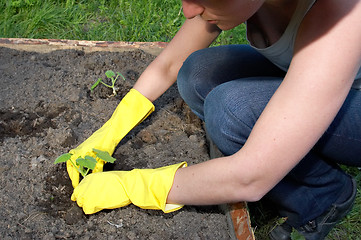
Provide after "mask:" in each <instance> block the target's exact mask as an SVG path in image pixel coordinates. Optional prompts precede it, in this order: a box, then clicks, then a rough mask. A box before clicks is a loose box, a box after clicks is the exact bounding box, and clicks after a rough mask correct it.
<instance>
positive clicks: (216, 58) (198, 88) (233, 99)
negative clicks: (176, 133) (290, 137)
mask: <svg viewBox="0 0 361 240" xmlns="http://www.w3.org/2000/svg"><path fill="white" fill-rule="evenodd" d="M284 76H285V72H283V71H282V70H280V69H279V68H278V67H276V66H275V65H273V64H272V63H271V62H269V61H268V60H267V59H266V58H264V57H263V56H262V55H261V54H259V53H258V52H257V51H255V50H254V49H252V48H251V47H250V46H247V45H231V46H221V47H214V48H208V49H203V50H200V51H197V52H194V53H193V54H191V55H190V56H189V57H188V59H187V60H186V61H185V62H184V64H183V66H182V68H181V69H180V71H179V74H178V79H177V83H178V89H179V92H180V94H181V96H182V98H183V99H184V100H185V102H186V103H187V104H188V105H189V106H190V108H191V109H192V110H193V112H194V113H195V114H196V115H197V116H199V117H200V118H201V119H202V120H204V122H205V126H206V129H207V133H208V134H209V135H210V137H211V138H212V140H213V141H214V142H215V144H216V145H217V146H218V148H219V149H220V150H221V152H222V153H223V154H225V155H232V154H234V153H235V152H237V151H238V150H239V149H240V148H242V146H243V145H244V143H245V142H246V140H247V138H248V136H249V135H250V132H251V130H252V128H253V126H254V124H255V123H256V121H257V119H258V117H259V116H260V114H261V112H262V111H263V109H264V108H265V106H266V104H267V103H268V101H269V100H270V98H271V97H272V95H273V94H274V92H275V91H276V89H277V88H278V86H279V85H280V84H281V82H282V80H283V78H284ZM315 117H317V116H315ZM290 151H292V150H291V149H290ZM339 163H341V164H347V165H353V166H361V91H358V90H354V89H352V90H350V92H349V95H348V97H347V99H346V101H345V103H344V104H343V106H342V108H341V110H340V111H339V113H338V115H337V116H336V118H335V119H334V121H333V123H332V124H331V125H330V126H329V128H328V130H327V131H326V132H325V133H324V135H323V136H322V137H321V139H320V140H319V141H318V142H317V144H316V145H315V146H314V148H313V149H312V150H311V151H310V152H309V153H308V155H307V156H306V157H305V158H304V159H302V160H301V162H300V163H299V164H298V165H297V166H296V167H295V168H294V169H293V170H292V171H291V172H290V173H289V174H288V175H287V176H286V177H285V178H284V179H283V180H282V181H281V182H280V183H278V184H277V185H276V186H275V187H274V188H273V189H272V190H271V191H270V192H269V193H268V194H267V195H266V197H267V198H268V199H269V200H271V201H272V202H273V203H274V204H275V205H276V206H277V207H278V209H279V212H280V214H281V215H282V216H287V217H288V222H289V223H290V224H291V225H292V226H294V227H298V226H301V225H304V224H305V223H307V222H308V221H310V220H313V219H315V218H316V217H318V216H319V215H321V214H322V213H323V212H325V211H326V210H327V209H328V208H329V207H330V206H331V205H332V204H333V203H335V202H336V201H337V200H338V199H340V197H342V195H343V194H345V192H350V189H351V188H352V183H351V178H350V176H348V175H347V174H346V173H344V172H343V171H342V170H341V169H340V168H339V166H338V164H339ZM246 167H247V166H245V168H246Z"/></svg>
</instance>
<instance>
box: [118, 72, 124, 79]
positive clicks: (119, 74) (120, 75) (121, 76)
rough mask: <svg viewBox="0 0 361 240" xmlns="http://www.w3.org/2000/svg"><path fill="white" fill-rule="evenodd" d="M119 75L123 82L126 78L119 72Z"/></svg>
mask: <svg viewBox="0 0 361 240" xmlns="http://www.w3.org/2000/svg"><path fill="white" fill-rule="evenodd" d="M117 74H118V75H119V76H121V77H122V78H123V80H125V77H124V76H123V74H121V73H120V72H117Z"/></svg>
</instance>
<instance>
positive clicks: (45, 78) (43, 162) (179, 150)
mask: <svg viewBox="0 0 361 240" xmlns="http://www.w3.org/2000/svg"><path fill="white" fill-rule="evenodd" d="M0 56H1V57H0V102H1V106H0V204H1V210H0V238H1V239H229V238H230V236H229V229H228V225H227V219H226V215H225V213H224V212H223V211H221V210H220V208H219V207H218V206H209V207H197V206H186V207H184V208H182V209H181V210H179V211H177V212H174V213H169V214H164V213H163V212H161V211H156V210H143V209H140V208H138V207H136V206H134V205H129V206H127V207H124V208H121V209H115V210H104V211H101V212H99V213H97V214H94V215H89V216H86V215H85V214H83V212H82V210H81V209H80V208H78V207H77V205H76V204H75V203H73V202H72V201H71V200H70V196H71V193H72V190H73V189H72V187H71V183H70V180H69V178H68V175H67V173H66V168H65V164H58V165H54V164H53V162H54V160H55V159H56V158H57V157H58V156H59V155H61V154H63V153H66V152H68V151H69V150H70V149H72V148H74V147H76V146H77V145H78V144H80V143H81V142H82V141H84V140H85V139H86V138H87V137H89V136H90V135H91V133H92V132H94V131H95V130H96V129H98V128H99V127H101V126H102V124H104V123H105V121H106V120H107V119H108V118H109V117H110V115H111V114H112V112H113V111H114V109H115V108H116V106H117V104H118V103H119V101H120V99H121V98H122V97H123V96H124V95H125V93H126V92H127V91H128V90H129V89H130V88H131V87H132V85H133V84H134V82H135V81H136V79H137V78H138V77H139V75H140V74H141V72H142V71H143V70H144V69H145V67H146V66H147V65H148V64H149V63H150V62H151V61H152V60H153V59H154V56H153V55H150V54H148V53H145V52H143V51H141V50H133V51H129V52H121V53H119V52H118V53H116V52H93V53H85V52H83V51H78V50H58V51H54V52H51V53H36V52H27V51H17V50H13V49H9V48H0ZM107 70H113V71H115V72H120V73H122V74H123V75H124V76H125V78H126V81H123V80H119V81H117V87H119V91H118V94H117V96H115V97H114V96H111V93H112V91H111V89H107V88H105V87H103V86H98V87H97V88H96V89H95V91H93V92H91V91H90V86H91V85H92V84H93V83H94V82H95V81H96V80H97V79H98V78H100V77H101V78H104V77H105V75H104V73H105V71H107ZM155 106H156V111H155V112H154V113H152V114H151V115H150V117H148V118H147V119H146V120H145V121H144V122H143V123H142V124H140V125H139V126H138V127H136V128H135V129H134V130H132V131H131V132H130V133H129V134H128V135H127V136H126V138H124V139H123V140H122V141H121V143H120V144H119V146H118V148H117V150H116V151H115V153H114V154H113V156H114V157H115V158H116V159H117V161H116V162H115V164H113V165H109V166H108V165H107V166H106V168H105V170H106V171H109V170H113V169H115V170H131V169H133V168H156V167H161V166H165V165H170V164H174V163H179V162H180V161H187V162H188V164H190V165H191V164H195V163H198V162H202V161H206V160H207V159H208V158H209V156H208V149H207V145H206V141H205V134H204V130H203V128H202V125H201V122H200V120H199V119H198V118H197V117H195V115H193V114H192V113H191V111H190V110H189V108H188V107H187V106H186V105H185V104H184V102H183V101H182V100H181V98H180V97H179V94H178V92H177V90H176V88H175V87H174V86H173V87H171V89H170V90H169V91H168V92H167V93H166V94H164V95H163V96H162V97H161V98H159V99H158V100H157V101H156V102H155Z"/></svg>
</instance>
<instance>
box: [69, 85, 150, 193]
mask: <svg viewBox="0 0 361 240" xmlns="http://www.w3.org/2000/svg"><path fill="white" fill-rule="evenodd" d="M153 111H154V105H153V104H152V102H151V101H149V100H148V99H147V98H146V97H144V96H143V95H142V94H141V93H140V92H138V91H137V90H135V89H131V90H130V91H129V92H128V93H127V95H125V96H124V98H123V99H122V100H121V101H120V103H119V105H118V106H117V108H116V109H115V111H114V113H113V115H112V116H111V118H110V119H109V120H108V121H107V122H106V123H105V124H104V125H103V126H102V127H101V128H100V129H98V130H97V131H96V132H94V133H93V134H92V135H91V136H90V137H89V138H88V139H87V140H85V141H84V142H83V143H81V144H80V145H79V146H78V147H76V148H75V149H72V150H70V151H69V153H71V154H72V156H71V160H72V161H73V162H74V163H75V162H76V159H77V158H79V157H82V158H84V157H85V155H88V156H91V157H95V153H94V152H93V148H95V149H99V150H102V151H106V152H108V153H109V154H110V155H112V154H113V152H114V149H115V148H116V146H117V145H118V143H119V142H120V140H122V138H123V137H124V136H125V135H126V134H127V133H128V132H129V131H130V130H132V129H133V128H134V127H135V126H137V125H138V124H139V123H140V122H142V121H143V120H144V119H145V118H146V117H148V116H149V114H151V113H152V112H153ZM97 162H98V163H97V164H96V166H95V169H94V170H93V172H101V171H103V165H104V161H102V160H100V159H97ZM66 166H67V171H68V174H69V177H70V179H71V181H72V184H73V187H74V188H75V187H76V186H77V185H78V184H79V172H78V171H77V170H76V168H75V167H74V166H73V164H72V163H71V162H70V161H67V163H66Z"/></svg>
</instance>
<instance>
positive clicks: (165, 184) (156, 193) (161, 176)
mask: <svg viewBox="0 0 361 240" xmlns="http://www.w3.org/2000/svg"><path fill="white" fill-rule="evenodd" d="M186 166H187V163H186V162H182V163H178V164H174V165H171V166H166V167H162V168H157V169H134V170H132V171H130V172H129V178H128V177H127V180H126V181H124V183H125V185H126V187H125V189H126V191H127V194H128V197H129V199H130V201H131V202H132V203H133V204H134V205H136V206H138V207H140V208H144V209H157V210H162V211H163V212H165V213H169V212H173V211H176V210H179V209H181V208H182V207H183V205H180V204H167V198H168V194H169V191H170V189H171V188H172V185H173V181H174V175H175V173H176V171H177V170H178V169H179V168H183V167H186Z"/></svg>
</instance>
